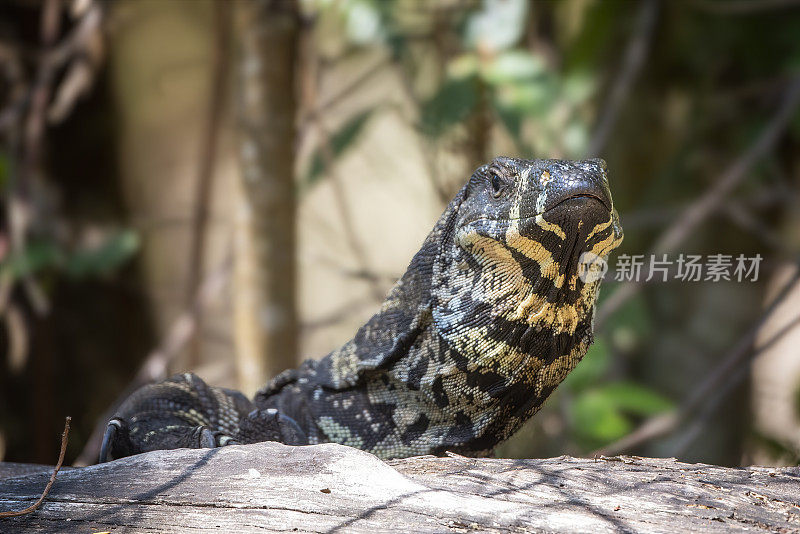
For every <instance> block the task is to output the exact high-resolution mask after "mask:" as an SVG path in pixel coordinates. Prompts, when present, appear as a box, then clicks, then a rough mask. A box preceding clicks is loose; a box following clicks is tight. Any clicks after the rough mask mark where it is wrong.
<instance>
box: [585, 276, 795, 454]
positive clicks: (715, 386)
mask: <svg viewBox="0 0 800 534" xmlns="http://www.w3.org/2000/svg"><path fill="white" fill-rule="evenodd" d="M798 280H800V269H798V270H797V272H796V273H795V274H794V276H793V277H792V278H791V279H790V280H789V281H788V282H787V283H786V284H785V285H784V286H783V287H782V288H781V290H780V292H779V293H778V295H777V296H776V297H775V298H774V299H773V300H772V302H771V303H770V304H769V306H768V307H767V309H766V310H764V313H762V314H761V316H760V317H759V319H758V320H757V321H756V322H755V323H754V324H753V326H752V327H750V329H749V330H748V331H747V333H746V334H745V335H744V336H742V338H741V339H740V340H739V342H738V343H737V344H736V345H735V346H734V348H733V349H732V350H731V351H730V352H729V353H728V355H727V356H726V357H725V358H724V359H723V360H722V361H721V362H720V363H719V365H717V367H716V368H714V370H713V371H712V372H711V373H710V374H709V375H708V377H706V379H705V380H703V382H702V383H701V384H699V385H698V386H697V387H695V388H693V389H692V394H691V395H689V397H688V398H687V399H686V400H685V401H684V402H683V404H682V405H681V406H680V408H678V409H677V410H675V411H673V412H669V413H666V414H660V415H656V416H654V417H652V418H650V419H648V420H647V421H645V422H644V423H642V425H641V426H639V427H638V428H637V429H636V430H634V431H633V432H631V433H630V434H628V435H627V436H625V437H623V438H622V439H620V440H618V441H616V442H615V443H612V444H611V445H608V446H606V447H603V448H601V449H598V450H597V451H595V452H594V453H593V454H596V455H605V456H613V455H615V454H619V453H621V452H623V451H627V450H630V449H631V448H633V447H637V446H639V445H642V444H643V443H646V442H648V441H651V440H653V439H655V438H657V437H659V436H663V435H664V434H667V433H669V432H671V431H672V430H674V429H675V428H676V427H677V425H678V424H679V423H680V422H681V421H683V420H685V419H686V418H688V417H689V416H690V415H691V414H693V413H695V411H696V409H697V408H698V407H699V406H701V405H704V404H705V401H706V399H707V397H708V396H709V395H711V394H712V393H714V392H716V391H719V390H724V391H729V389H730V388H729V383H730V382H731V380H730V376H731V372H732V371H734V370H735V369H737V368H738V367H739V366H741V365H742V364H743V363H746V362H749V361H750V360H752V359H753V358H755V357H756V356H757V355H758V354H760V353H761V352H762V351H764V350H765V349H766V348H767V347H768V346H770V345H772V344H773V343H774V342H775V341H777V339H778V338H779V337H780V336H782V335H783V334H785V333H786V332H788V330H789V328H784V329H782V330H781V331H780V332H779V333H778V334H776V335H775V336H773V338H772V339H771V340H770V341H769V342H768V343H765V344H764V345H763V346H761V347H759V348H758V349H757V350H752V346H753V342H754V341H755V339H756V336H757V335H758V332H759V331H760V330H761V327H762V326H763V325H764V323H765V322H766V321H767V319H769V317H770V316H771V315H772V313H773V312H774V311H775V310H776V309H777V307H778V305H779V304H780V303H781V302H782V301H783V300H784V299H785V298H786V297H787V296H788V295H789V293H790V292H791V290H792V288H793V287H794V286H795V284H796V283H797V281H798ZM790 326H792V324H790ZM737 376H738V375H734V377H733V378H734V379H736V378H737ZM726 379H728V380H727V381H726Z"/></svg>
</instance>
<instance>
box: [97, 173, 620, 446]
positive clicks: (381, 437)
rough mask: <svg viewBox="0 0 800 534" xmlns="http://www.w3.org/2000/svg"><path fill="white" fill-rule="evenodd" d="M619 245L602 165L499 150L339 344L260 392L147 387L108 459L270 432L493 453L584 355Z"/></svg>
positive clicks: (125, 411)
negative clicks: (376, 307)
mask: <svg viewBox="0 0 800 534" xmlns="http://www.w3.org/2000/svg"><path fill="white" fill-rule="evenodd" d="M621 240H622V228H621V226H620V223H619V218H618V216H617V214H616V210H615V209H614V207H613V203H612V200H611V194H610V191H609V188H608V181H607V170H606V166H605V162H603V161H602V160H587V161H561V160H521V159H511V158H497V159H495V160H494V161H492V162H491V163H489V164H487V165H484V166H482V167H480V168H479V169H478V170H477V171H476V172H475V173H474V174H473V175H472V177H471V178H470V180H469V182H468V183H467V184H466V185H465V186H464V187H463V188H462V189H461V191H459V193H458V194H457V195H456V197H455V198H454V199H453V200H452V201H451V202H450V204H449V205H448V206H447V208H446V209H445V211H444V213H443V214H442V216H441V217H440V219H439V220H438V222H437V223H436V225H435V226H434V228H433V230H432V231H431V233H430V234H429V235H428V237H427V238H426V240H425V242H424V243H423V245H422V247H421V249H420V250H419V252H417V254H416V255H415V256H414V258H413V259H412V260H411V263H410V265H409V267H408V269H407V271H406V272H405V274H404V275H403V276H402V277H401V278H400V280H399V281H398V282H397V283H396V284H395V286H394V287H393V288H392V290H391V291H390V293H389V295H388V297H387V298H386V300H385V302H384V303H383V305H382V307H381V309H380V311H379V312H378V313H377V314H375V315H374V316H373V317H372V318H371V319H370V320H369V321H368V322H367V323H366V324H365V325H364V326H362V327H361V328H360V329H359V330H358V332H357V333H356V334H355V336H354V337H353V338H352V339H351V340H350V341H348V342H347V343H345V344H344V345H343V346H342V347H341V348H339V349H337V350H335V351H333V352H331V353H330V354H329V355H327V356H326V357H324V358H323V359H321V360H319V361H313V360H307V361H306V362H304V363H303V364H302V365H301V366H300V367H299V368H297V369H291V370H287V371H285V372H284V373H281V374H280V375H278V376H277V377H276V378H274V379H273V380H272V381H271V382H270V383H269V384H268V385H267V386H266V387H265V388H263V389H262V390H260V391H259V392H258V393H257V394H256V396H255V398H254V399H253V401H252V402H250V401H249V400H247V399H246V398H245V397H244V396H243V395H241V394H239V393H237V392H233V391H230V390H223V389H219V388H212V387H209V386H207V385H206V384H205V383H204V382H203V381H202V380H200V379H199V378H197V377H196V376H194V375H190V374H186V375H178V376H176V377H173V378H171V379H169V380H167V381H164V382H161V383H159V384H154V385H151V386H145V387H144V388H142V389H141V390H139V391H138V392H136V393H135V394H134V395H133V396H132V397H131V398H130V399H129V400H128V401H126V402H125V403H124V404H123V406H122V407H121V408H120V410H119V411H118V413H117V416H116V417H115V418H114V419H112V421H111V422H110V423H109V427H108V429H109V430H108V431H107V433H106V439H105V440H104V447H103V452H102V453H101V461H104V460H107V459H110V458H111V457H120V456H125V455H128V454H133V453H137V452H143V451H146V450H152V449H162V448H175V447H180V446H191V447H199V446H219V445H224V444H227V443H250V442H255V441H265V440H277V441H282V442H284V443H287V444H314V443H321V442H328V441H333V442H338V443H342V444H345V445H351V446H354V447H357V448H360V449H364V450H367V451H370V452H372V453H374V454H376V455H378V456H380V457H383V458H394V457H404V456H413V455H420V454H441V453H443V452H444V451H445V450H449V451H454V452H458V453H461V454H469V455H486V454H489V453H491V451H492V450H493V449H494V448H495V446H496V445H497V444H499V443H500V442H502V441H503V440H505V439H507V438H508V437H510V436H511V435H512V434H513V433H514V432H515V431H516V430H517V429H518V428H519V427H520V426H521V425H522V424H523V423H524V422H525V421H526V420H527V419H529V418H530V417H531V416H533V415H534V414H535V413H536V412H537V411H538V409H539V408H540V407H541V405H542V403H543V402H544V400H545V399H546V398H547V397H548V396H549V394H550V393H551V392H552V391H553V390H554V389H555V387H556V386H557V385H558V384H559V383H560V382H561V381H562V380H563V379H564V378H565V377H566V375H567V373H569V371H571V370H572V369H573V368H574V366H575V365H576V364H577V363H578V362H579V361H580V360H581V358H582V357H583V356H584V355H585V354H586V351H587V349H588V347H589V345H590V344H591V342H592V321H593V314H594V304H595V300H596V298H597V292H598V288H599V284H600V280H599V277H596V276H594V277H593V276H592V275H591V274H588V275H587V274H586V271H581V270H580V268H581V266H584V267H585V265H586V261H587V258H589V260H591V259H593V258H602V259H605V258H607V256H608V254H609V253H610V252H611V250H613V249H614V248H615V247H617V246H618V245H619V243H620V242H621Z"/></svg>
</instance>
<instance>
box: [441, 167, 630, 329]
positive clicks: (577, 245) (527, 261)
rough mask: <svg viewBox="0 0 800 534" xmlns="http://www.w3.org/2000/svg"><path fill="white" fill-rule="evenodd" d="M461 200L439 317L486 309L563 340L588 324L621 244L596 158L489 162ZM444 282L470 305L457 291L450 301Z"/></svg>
mask: <svg viewBox="0 0 800 534" xmlns="http://www.w3.org/2000/svg"><path fill="white" fill-rule="evenodd" d="M462 195H463V196H462V198H461V202H460V205H459V207H458V210H457V213H456V214H455V215H454V217H455V218H454V221H453V223H454V224H453V232H454V234H453V236H454V244H453V246H454V248H455V251H454V252H452V253H451V254H450V257H451V259H452V260H453V261H452V263H453V264H455V267H454V266H452V265H449V266H446V267H445V266H439V268H438V270H437V271H438V273H439V274H440V275H442V276H440V277H439V281H440V282H441V283H442V285H440V286H439V290H438V295H439V296H440V297H443V298H440V299H439V301H438V302H439V304H440V306H444V308H440V310H439V312H440V313H439V314H438V315H439V316H440V317H445V316H448V317H449V316H451V315H452V314H450V313H447V312H448V310H449V311H450V312H454V313H455V314H456V316H458V315H459V314H458V308H459V307H465V306H466V307H467V308H469V310H470V311H469V314H470V315H472V316H475V315H478V316H481V314H480V313H477V314H476V311H478V309H479V308H481V307H484V306H485V308H486V310H487V312H488V310H491V313H488V315H492V316H498V315H502V316H503V317H504V318H505V319H508V320H509V321H513V322H517V323H524V324H528V325H529V326H534V325H540V326H547V327H549V328H550V329H551V330H555V331H556V332H569V333H571V334H574V333H575V330H576V328H577V327H578V326H579V325H580V324H581V323H587V322H590V320H591V317H590V315H591V311H592V309H593V307H594V301H595V298H596V295H597V289H598V286H599V281H600V277H601V276H600V275H601V274H603V269H604V268H605V265H606V264H605V261H606V259H607V257H608V254H609V253H610V252H611V251H612V250H613V249H614V248H615V247H617V246H618V245H619V244H620V243H621V241H622V227H621V225H620V222H619V216H618V215H617V212H616V210H615V209H614V204H613V200H612V198H611V192H610V190H609V185H608V173H607V167H606V164H605V162H604V161H603V160H601V159H591V160H585V161H563V160H524V159H512V158H496V159H495V160H493V161H492V162H491V163H489V164H487V165H484V166H482V167H480V168H479V169H478V170H476V171H475V173H474V174H473V175H472V177H471V178H470V180H469V183H468V184H467V185H466V186H465V187H464V189H463V191H462ZM445 256H446V255H445ZM446 273H447V274H446ZM445 285H454V286H456V287H458V286H461V287H465V286H469V287H471V288H472V289H471V291H470V294H471V296H470V301H471V302H470V303H469V304H467V303H465V302H464V298H463V291H462V292H461V295H460V297H461V298H459V299H456V301H455V302H452V301H450V300H448V297H447V295H446V294H445V291H444V288H443V286H445ZM483 315H484V316H487V314H483Z"/></svg>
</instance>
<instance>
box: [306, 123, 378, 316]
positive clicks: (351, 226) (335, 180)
mask: <svg viewBox="0 0 800 534" xmlns="http://www.w3.org/2000/svg"><path fill="white" fill-rule="evenodd" d="M316 123H317V129H318V130H319V132H320V149H321V153H322V159H323V160H324V161H325V167H326V169H325V170H326V172H327V173H328V176H329V177H330V182H331V187H332V188H333V198H334V200H335V201H336V207H337V209H338V210H339V216H340V217H341V219H342V224H343V225H344V233H345V239H346V240H347V244H348V246H349V247H350V251H351V252H352V253H353V256H355V258H356V261H357V262H358V264H359V270H360V271H361V272H365V273H368V272H372V270H371V269H370V267H369V259H368V258H367V253H366V251H365V250H364V247H363V246H361V243H360V242H359V240H358V236H357V232H356V226H355V223H354V222H353V218H352V216H351V215H350V208H349V206H348V205H347V198H346V197H345V194H344V189H343V187H342V180H341V177H340V176H339V173H338V172H336V169H335V163H334V155H333V147H331V142H330V135H329V134H328V131H327V129H326V128H325V125H324V124H323V122H322V119H320V118H319V117H317V119H316ZM366 281H367V282H368V283H369V286H370V291H371V293H372V298H373V299H374V300H376V301H378V302H381V301H382V300H383V298H384V297H385V296H386V295H385V293H386V292H385V289H384V288H383V287H382V286H381V284H380V283H379V282H378V281H377V280H376V279H374V278H366Z"/></svg>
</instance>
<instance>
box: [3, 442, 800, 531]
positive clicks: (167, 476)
mask: <svg viewBox="0 0 800 534" xmlns="http://www.w3.org/2000/svg"><path fill="white" fill-rule="evenodd" d="M49 476H50V471H49V469H42V470H40V471H38V472H36V471H35V468H34V467H32V466H24V465H20V464H0V480H2V484H0V510H9V509H19V508H23V507H24V506H26V505H27V504H29V503H30V502H31V501H32V500H34V499H36V498H38V496H39V494H40V493H41V490H42V487H44V484H45V482H46V481H47V479H48V477H49ZM9 477H11V478H9ZM798 528H800V468H797V467H792V468H762V467H750V468H744V469H731V468H724V467H716V466H712V465H704V464H685V463H681V462H678V461H676V460H674V459H652V458H650V459H648V458H639V457H632V456H617V457H611V458H605V457H604V458H599V459H581V458H570V457H566V456H564V457H560V458H551V459H546V460H496V459H473V458H464V457H451V458H435V457H432V456H425V457H418V458H409V459H405V460H395V461H392V462H388V463H386V462H382V461H381V460H379V459H378V458H376V457H375V456H373V455H371V454H369V453H366V452H364V451H360V450H357V449H353V448H350V447H345V446H342V445H335V444H326V445H315V446H308V447H290V446H286V445H281V444H279V443H272V442H267V443H257V444H254V445H245V446H230V447H223V448H221V449H199V450H198V449H194V450H190V449H179V450H173V451H156V452H152V453H147V454H142V455H138V456H132V457H128V458H123V459H121V460H117V461H114V462H110V463H107V464H101V465H96V466H92V467H86V468H75V469H67V470H66V471H62V472H61V473H59V476H58V479H57V481H56V483H55V485H54V486H53V489H52V490H51V492H50V494H49V496H48V497H47V500H46V501H45V503H44V504H43V505H42V507H41V508H40V509H39V510H37V511H36V512H34V513H32V514H29V515H27V516H23V517H19V518H15V519H5V520H0V530H3V531H5V530H6V529H8V531H9V532H19V531H22V530H23V529H24V530H25V531H26V532H31V531H34V532H35V531H47V532H52V531H70V532H101V531H109V530H114V531H117V530H116V529H120V531H125V532H148V533H157V532H184V531H187V530H191V531H192V532H221V531H223V532H242V531H247V532H256V531H257V532H278V531H280V532H285V531H293V530H294V531H297V532H370V533H372V532H454V531H455V532H465V531H471V530H480V531H492V532H509V531H513V532H520V531H556V532H591V533H597V532H727V531H732V530H737V531H740V530H745V529H746V530H748V531H750V532H764V531H767V532H796V531H797V529H798Z"/></svg>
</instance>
